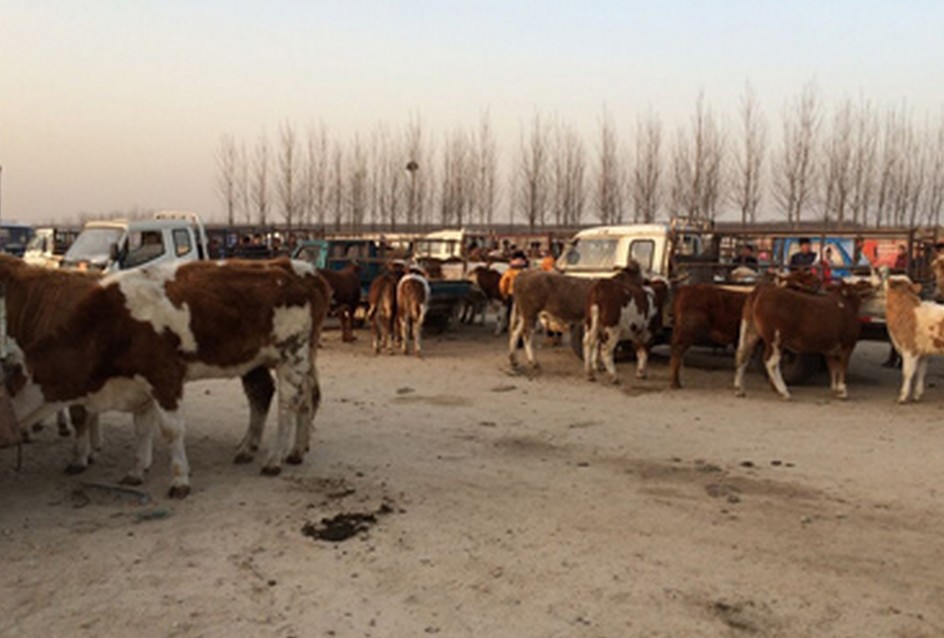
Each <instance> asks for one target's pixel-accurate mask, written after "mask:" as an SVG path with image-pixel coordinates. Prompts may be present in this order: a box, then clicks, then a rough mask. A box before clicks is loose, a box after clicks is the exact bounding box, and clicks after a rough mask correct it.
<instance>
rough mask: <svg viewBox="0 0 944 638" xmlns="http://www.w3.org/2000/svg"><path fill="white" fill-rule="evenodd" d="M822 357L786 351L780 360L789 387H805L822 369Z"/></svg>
mask: <svg viewBox="0 0 944 638" xmlns="http://www.w3.org/2000/svg"><path fill="white" fill-rule="evenodd" d="M822 359H823V358H822V356H821V355H818V354H797V353H795V352H790V351H789V350H784V352H783V357H782V358H781V360H780V373H781V374H782V375H783V380H784V383H786V384H787V385H805V384H807V383H809V381H810V380H811V379H812V378H813V377H814V376H815V375H816V373H817V372H819V371H820V370H821V369H822Z"/></svg>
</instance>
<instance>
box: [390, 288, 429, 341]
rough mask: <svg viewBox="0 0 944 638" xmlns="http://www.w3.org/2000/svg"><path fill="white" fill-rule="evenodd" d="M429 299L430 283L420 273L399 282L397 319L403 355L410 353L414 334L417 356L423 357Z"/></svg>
mask: <svg viewBox="0 0 944 638" xmlns="http://www.w3.org/2000/svg"><path fill="white" fill-rule="evenodd" d="M429 297H430V289H429V282H428V281H427V280H426V277H424V276H423V275H421V274H420V273H419V272H418V271H411V272H410V273H408V274H406V275H404V276H403V277H401V278H400V281H399V282H397V317H398V318H399V320H400V341H401V347H402V348H403V354H407V353H408V352H409V348H410V335H411V334H412V335H413V349H414V350H415V352H416V356H417V357H422V356H423V339H422V335H423V322H424V321H425V320H426V312H427V311H428V310H429Z"/></svg>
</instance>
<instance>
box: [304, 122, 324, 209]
mask: <svg viewBox="0 0 944 638" xmlns="http://www.w3.org/2000/svg"><path fill="white" fill-rule="evenodd" d="M329 163H330V147H329V144H328V131H327V129H326V128H325V125H324V123H322V124H321V125H319V126H318V128H311V129H309V130H308V136H307V140H306V144H305V166H304V170H303V178H302V185H301V196H300V197H299V208H300V210H301V218H302V219H303V220H304V223H305V225H306V226H311V225H312V224H314V223H316V222H317V224H318V225H321V226H323V225H324V223H325V208H326V207H327V198H328V164H329Z"/></svg>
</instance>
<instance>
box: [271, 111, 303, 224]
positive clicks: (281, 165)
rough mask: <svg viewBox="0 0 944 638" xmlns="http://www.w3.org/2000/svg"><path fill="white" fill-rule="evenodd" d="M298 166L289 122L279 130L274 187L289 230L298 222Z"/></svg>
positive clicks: (296, 139)
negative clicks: (276, 172)
mask: <svg viewBox="0 0 944 638" xmlns="http://www.w3.org/2000/svg"><path fill="white" fill-rule="evenodd" d="M299 164H300V158H299V152H298V136H297V134H296V133H295V127H294V126H293V125H292V124H291V123H290V122H285V123H284V124H283V125H282V126H281V128H280V129H279V155H278V169H279V170H278V174H277V179H276V184H275V186H276V193H277V194H278V197H279V202H280V203H281V204H282V219H284V220H285V225H286V226H288V227H289V228H291V227H292V225H293V224H294V223H296V222H297V221H298V220H297V218H298V213H299V208H300V206H299V199H300V198H299V186H298V182H299V169H300V166H299Z"/></svg>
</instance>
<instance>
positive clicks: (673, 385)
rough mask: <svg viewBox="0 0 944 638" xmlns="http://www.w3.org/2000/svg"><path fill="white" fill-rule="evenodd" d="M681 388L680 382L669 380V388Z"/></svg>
mask: <svg viewBox="0 0 944 638" xmlns="http://www.w3.org/2000/svg"><path fill="white" fill-rule="evenodd" d="M681 389H682V384H681V383H679V382H678V381H670V382H669V390H681Z"/></svg>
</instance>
